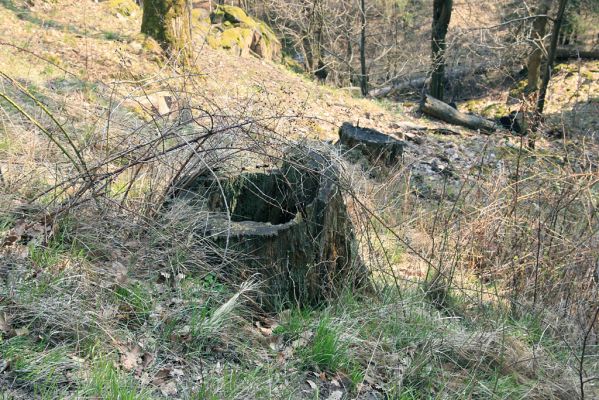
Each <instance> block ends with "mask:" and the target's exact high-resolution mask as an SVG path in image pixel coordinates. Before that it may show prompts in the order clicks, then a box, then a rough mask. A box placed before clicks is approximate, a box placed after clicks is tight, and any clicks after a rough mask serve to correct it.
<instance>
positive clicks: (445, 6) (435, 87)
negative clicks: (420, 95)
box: [430, 0, 453, 100]
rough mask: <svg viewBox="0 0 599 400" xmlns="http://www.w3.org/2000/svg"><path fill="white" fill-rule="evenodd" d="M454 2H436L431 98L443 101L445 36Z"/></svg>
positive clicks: (449, 0) (432, 42) (439, 0)
mask: <svg viewBox="0 0 599 400" xmlns="http://www.w3.org/2000/svg"><path fill="white" fill-rule="evenodd" d="M452 6H453V1H452V0H434V3H433V29H432V37H431V48H432V57H431V61H432V64H433V72H432V76H431V85H430V93H431V96H433V97H435V98H437V99H439V100H443V92H444V88H445V48H446V43H445V36H446V35H447V28H448V27H449V21H450V19H451V8H452Z"/></svg>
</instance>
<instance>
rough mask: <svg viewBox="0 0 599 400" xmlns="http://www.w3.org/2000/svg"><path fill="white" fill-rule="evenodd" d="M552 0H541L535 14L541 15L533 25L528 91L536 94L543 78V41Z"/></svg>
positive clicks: (528, 67)
mask: <svg viewBox="0 0 599 400" xmlns="http://www.w3.org/2000/svg"><path fill="white" fill-rule="evenodd" d="M551 3H552V0H541V2H540V4H539V6H538V7H537V8H536V9H535V11H534V12H535V14H537V15H539V16H538V17H536V18H535V20H534V22H533V24H532V32H531V41H532V51H531V53H530V55H529V56H528V65H527V69H528V83H527V85H526V91H527V92H529V93H534V92H536V91H537V89H538V84H539V77H540V76H541V62H542V60H543V50H544V47H545V46H543V41H544V39H545V31H546V27H547V13H548V12H549V9H550V8H551Z"/></svg>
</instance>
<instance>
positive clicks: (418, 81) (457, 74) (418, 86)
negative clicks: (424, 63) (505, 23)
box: [368, 63, 495, 98]
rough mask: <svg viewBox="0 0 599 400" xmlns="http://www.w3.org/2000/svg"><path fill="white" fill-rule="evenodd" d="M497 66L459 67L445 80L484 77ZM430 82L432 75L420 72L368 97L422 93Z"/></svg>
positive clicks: (448, 73) (451, 71) (375, 90)
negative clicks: (398, 93) (413, 91)
mask: <svg viewBox="0 0 599 400" xmlns="http://www.w3.org/2000/svg"><path fill="white" fill-rule="evenodd" d="M494 67H495V66H493V65H490V64H488V63H484V64H479V65H476V66H474V67H472V66H459V67H456V68H453V69H452V70H449V71H447V72H446V74H445V80H446V81H448V82H455V81H458V80H461V79H464V78H465V77H467V76H469V75H482V74H486V73H487V72H488V71H490V70H491V69H492V68H494ZM429 82H430V73H429V72H420V73H417V74H411V75H408V76H405V77H403V78H402V79H401V80H399V81H398V82H395V83H394V84H392V85H388V86H384V87H382V88H377V89H373V90H371V91H370V92H369V93H368V95H369V96H370V97H373V98H380V97H385V96H389V95H392V94H394V93H397V92H404V91H407V90H417V91H420V90H422V88H424V87H425V86H427V85H428V83H429Z"/></svg>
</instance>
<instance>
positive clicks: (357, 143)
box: [339, 122, 404, 166]
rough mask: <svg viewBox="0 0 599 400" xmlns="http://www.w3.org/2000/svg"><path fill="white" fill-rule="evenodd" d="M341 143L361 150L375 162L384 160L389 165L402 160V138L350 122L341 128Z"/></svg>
mask: <svg viewBox="0 0 599 400" xmlns="http://www.w3.org/2000/svg"><path fill="white" fill-rule="evenodd" d="M339 143H341V144H342V145H344V146H347V147H349V148H351V149H355V150H358V151H360V152H361V153H362V154H363V155H364V156H365V157H366V158H368V160H369V161H370V162H371V163H373V164H376V163H378V162H383V163H384V164H385V165H387V166H391V165H394V164H396V163H397V162H398V161H400V159H401V156H402V154H403V148H404V142H402V141H401V140H398V139H395V138H393V137H391V136H389V135H385V134H384V133H381V132H379V131H375V130H374V129H369V128H360V127H357V126H354V125H352V124H350V123H348V122H344V123H343V125H342V126H341V128H340V129H339Z"/></svg>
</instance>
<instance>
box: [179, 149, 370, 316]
mask: <svg viewBox="0 0 599 400" xmlns="http://www.w3.org/2000/svg"><path fill="white" fill-rule="evenodd" d="M338 178H339V177H338V173H337V171H336V168H335V167H334V166H333V164H332V163H331V161H330V160H329V159H327V158H326V157H324V156H322V155H319V154H316V153H312V152H310V153H309V154H304V155H301V156H300V155H295V156H293V157H291V158H290V160H289V161H287V162H285V163H284V164H283V166H282V167H281V168H280V169H277V170H273V171H270V172H242V173H240V174H236V175H232V176H218V177H214V176H211V175H205V176H199V177H197V179H196V182H195V184H194V185H187V190H186V191H184V192H180V193H181V195H180V198H182V199H183V200H186V201H190V202H192V204H194V207H199V208H201V209H202V210H205V211H208V212H209V214H208V215H209V218H208V219H207V221H206V222H205V223H203V224H201V225H202V228H201V229H202V235H206V236H208V237H210V238H212V240H213V241H214V242H215V244H217V245H218V246H219V247H221V248H222V249H227V251H228V252H229V255H228V257H229V258H231V259H233V260H236V259H237V260H239V261H237V262H235V261H233V262H231V263H230V266H229V267H228V269H227V272H228V274H230V276H231V277H232V278H234V277H237V278H239V279H240V280H245V279H248V278H249V277H252V276H257V277H259V279H260V281H261V282H263V285H262V288H261V290H260V293H259V294H258V295H257V301H258V302H259V303H260V304H261V305H262V307H263V308H265V309H273V308H274V307H277V306H281V305H284V304H286V303H288V304H303V305H315V304H318V303H320V302H322V301H323V300H326V299H329V298H332V297H335V296H337V295H339V294H341V292H343V291H344V290H346V289H350V290H351V289H358V288H361V287H364V286H367V285H368V272H367V269H366V267H365V266H364V264H363V263H362V262H361V260H360V257H359V256H358V253H357V245H356V241H355V236H354V231H353V225H352V221H351V218H350V217H349V214H348V212H347V209H346V206H345V202H344V199H343V194H342V192H341V190H340V187H339V182H338Z"/></svg>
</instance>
